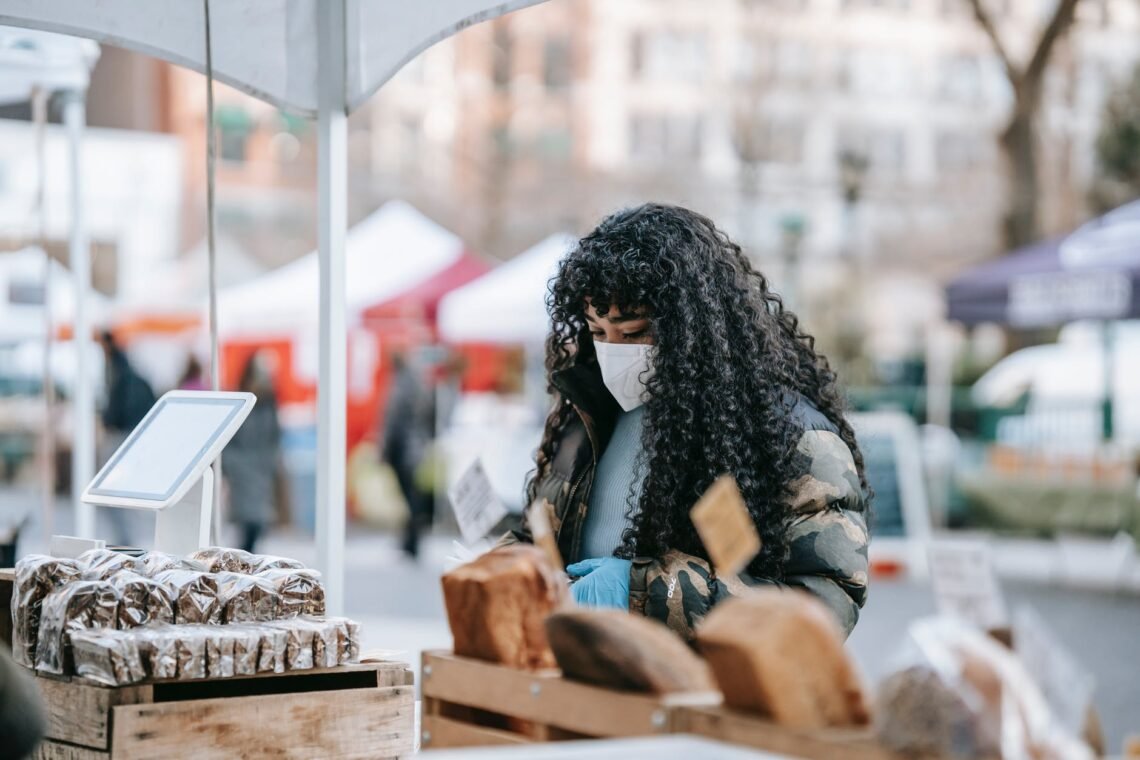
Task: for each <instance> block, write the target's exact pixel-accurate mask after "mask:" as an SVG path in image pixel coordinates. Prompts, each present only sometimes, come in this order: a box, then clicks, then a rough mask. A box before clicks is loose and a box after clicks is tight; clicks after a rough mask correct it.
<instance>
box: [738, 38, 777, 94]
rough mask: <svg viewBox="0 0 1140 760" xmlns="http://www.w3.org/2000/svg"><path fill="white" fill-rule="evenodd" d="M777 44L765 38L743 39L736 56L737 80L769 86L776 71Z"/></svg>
mask: <svg viewBox="0 0 1140 760" xmlns="http://www.w3.org/2000/svg"><path fill="white" fill-rule="evenodd" d="M775 50H776V44H775V42H774V41H773V40H771V39H769V38H765V37H750V38H747V39H741V40H740V44H739V46H738V47H737V55H736V80H737V81H738V82H741V83H747V84H754V85H760V84H767V83H769V82H770V81H771V80H772V77H773V76H774V72H775V69H776V64H775V58H776V53H775Z"/></svg>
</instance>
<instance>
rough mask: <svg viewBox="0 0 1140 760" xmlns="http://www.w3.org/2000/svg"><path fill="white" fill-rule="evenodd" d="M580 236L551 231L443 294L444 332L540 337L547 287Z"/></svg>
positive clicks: (478, 338) (546, 323)
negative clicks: (498, 263)
mask: <svg viewBox="0 0 1140 760" xmlns="http://www.w3.org/2000/svg"><path fill="white" fill-rule="evenodd" d="M576 242H577V240H576V239H575V238H574V237H573V236H572V235H568V234H557V235H551V236H550V237H548V238H546V239H545V240H543V241H542V242H541V243H539V244H537V245H535V246H534V247H533V248H530V249H529V250H526V251H524V252H522V253H520V254H519V255H518V256H516V257H515V258H513V259H511V260H510V261H508V262H506V263H505V264H503V265H501V266H499V267H497V268H496V269H494V270H493V271H491V272H489V273H488V274H486V275H484V276H483V277H480V278H479V279H477V280H475V281H474V282H471V283H469V284H468V285H464V286H463V287H462V288H458V289H456V290H454V291H452V292H451V293H449V294H448V295H446V296H444V298H443V300H442V301H441V302H440V304H439V334H440V337H441V338H442V339H443V340H445V341H447V342H449V343H499V344H518V343H522V344H528V345H535V344H539V343H542V341H543V340H544V339H545V338H546V334H547V332H548V330H549V327H550V318H549V317H548V316H547V313H546V293H547V288H548V286H549V283H550V280H551V278H553V277H554V275H556V274H557V273H558V263H559V262H560V261H561V260H562V259H563V258H564V257H565V256H566V254H567V253H568V252H569V251H570V249H571V248H572V247H573V246H574V245H575V243H576Z"/></svg>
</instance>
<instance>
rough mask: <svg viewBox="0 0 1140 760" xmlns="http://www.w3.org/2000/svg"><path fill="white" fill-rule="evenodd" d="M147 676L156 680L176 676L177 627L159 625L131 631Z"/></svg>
mask: <svg viewBox="0 0 1140 760" xmlns="http://www.w3.org/2000/svg"><path fill="white" fill-rule="evenodd" d="M133 634H134V636H135V640H136V641H137V642H138V647H139V654H140V655H142V660H143V666H144V667H145V668H146V673H147V676H149V677H150V678H153V679H156V680H162V679H167V678H176V677H177V676H178V628H177V627H175V626H172V625H161V626H155V627H153V628H139V629H137V630H135V631H133Z"/></svg>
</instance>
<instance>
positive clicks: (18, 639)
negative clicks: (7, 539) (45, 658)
mask: <svg viewBox="0 0 1140 760" xmlns="http://www.w3.org/2000/svg"><path fill="white" fill-rule="evenodd" d="M79 572H80V569H79V564H78V563H77V562H76V561H75V560H71V559H60V558H58V557H48V556H45V555H42V554H30V555H28V556H26V557H22V558H21V559H20V560H19V561H18V562H16V583H15V585H14V586H13V588H12V606H11V612H12V656H13V657H14V658H15V660H16V662H18V663H20V664H21V665H23V666H24V667H26V668H31V667H34V666H35V664H36V640H37V638H38V634H39V630H40V613H41V611H42V609H43V602H44V599H45V598H46V597H47V596H48V595H49V594H50V593H52V592H53V591H55V590H56V589H57V588H59V587H61V586H63V585H65V584H67V583H70V582H71V581H74V580H76V579H78V578H79Z"/></svg>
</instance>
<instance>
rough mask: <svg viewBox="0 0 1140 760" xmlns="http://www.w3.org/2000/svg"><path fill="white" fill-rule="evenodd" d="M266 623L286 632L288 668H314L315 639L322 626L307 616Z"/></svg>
mask: <svg viewBox="0 0 1140 760" xmlns="http://www.w3.org/2000/svg"><path fill="white" fill-rule="evenodd" d="M264 625H265V626H266V627H267V628H276V629H278V630H281V631H284V632H285V669H286V670H312V668H313V639H314V637H315V636H316V634H317V632H318V631H319V630H320V626H318V625H317V624H315V623H314V622H313V621H311V620H307V619H305V618H293V619H291V620H277V621H274V622H272V623H265V624H264Z"/></svg>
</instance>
